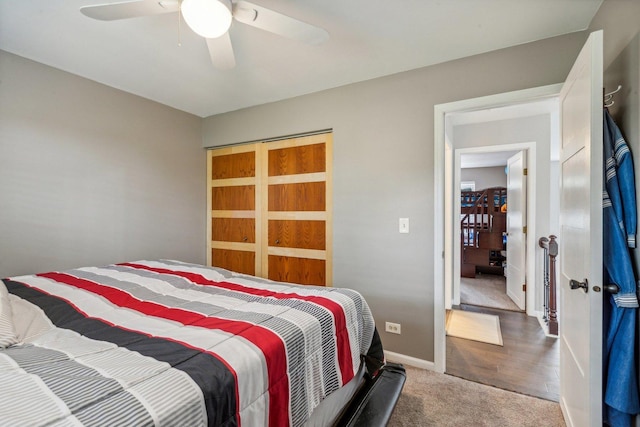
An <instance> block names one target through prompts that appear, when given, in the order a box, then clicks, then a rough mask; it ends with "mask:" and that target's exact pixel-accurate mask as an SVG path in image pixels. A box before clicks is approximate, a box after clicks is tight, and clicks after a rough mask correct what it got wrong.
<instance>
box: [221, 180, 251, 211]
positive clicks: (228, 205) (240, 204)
mask: <svg viewBox="0 0 640 427" xmlns="http://www.w3.org/2000/svg"><path fill="white" fill-rule="evenodd" d="M211 199H212V209H213V210H245V211H253V210H255V206H256V188H255V185H234V186H230V187H213V188H212V189H211Z"/></svg>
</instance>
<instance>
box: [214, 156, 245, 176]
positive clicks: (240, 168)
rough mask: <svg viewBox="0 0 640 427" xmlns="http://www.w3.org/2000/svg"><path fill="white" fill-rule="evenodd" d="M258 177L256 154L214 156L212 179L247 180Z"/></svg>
mask: <svg viewBox="0 0 640 427" xmlns="http://www.w3.org/2000/svg"><path fill="white" fill-rule="evenodd" d="M255 176H256V155H255V152H246V153H237V154H226V155H222V156H213V157H212V159H211V178H212V179H229V178H247V177H255Z"/></svg>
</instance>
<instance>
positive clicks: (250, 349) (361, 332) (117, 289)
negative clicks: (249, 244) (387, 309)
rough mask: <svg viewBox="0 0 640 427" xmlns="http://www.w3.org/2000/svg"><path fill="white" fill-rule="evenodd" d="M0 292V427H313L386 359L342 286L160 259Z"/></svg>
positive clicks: (359, 306)
mask: <svg viewBox="0 0 640 427" xmlns="http://www.w3.org/2000/svg"><path fill="white" fill-rule="evenodd" d="M3 283H4V286H0V382H1V383H2V384H3V387H0V401H1V402H3V405H1V407H0V425H53V426H66V425H137V426H138V425H139V426H142V425H156V426H157V425H160V426H165V425H189V426H199V425H202V426H204V425H210V426H237V425H244V426H301V425H305V424H306V423H308V424H310V425H311V424H315V423H314V421H313V420H314V419H316V420H317V419H320V420H323V421H321V422H322V423H324V422H325V421H327V420H329V419H330V418H331V417H334V416H335V414H337V413H339V410H340V408H341V406H342V405H344V404H345V403H346V402H348V399H349V396H350V395H352V394H353V393H354V392H355V390H356V389H357V384H358V383H359V382H360V378H361V377H362V375H363V370H362V369H361V366H362V364H361V359H362V358H364V357H365V356H366V355H368V357H367V359H368V360H372V359H373V360H377V361H380V363H381V359H382V357H383V356H382V355H381V354H380V351H378V350H379V349H381V346H380V343H379V338H377V333H375V325H374V322H373V317H372V315H371V311H370V309H369V306H368V305H367V303H366V301H365V300H364V299H363V298H362V296H361V295H360V294H359V293H357V292H355V291H353V290H349V289H343V288H321V287H313V286H298V285H292V284H287V283H278V282H273V281H269V280H266V279H261V278H256V277H252V276H247V275H242V274H238V273H233V272H230V271H227V270H223V269H218V268H211V267H204V266H200V265H194V264H188V263H183V262H179V261H170V260H158V261H136V262H128V263H121V264H114V265H108V266H103V267H85V268H78V269H73V270H67V271H61V272H48V273H40V274H35V275H28V276H20V277H12V278H7V279H4V280H3ZM374 337H375V339H374ZM372 344H373V345H372ZM370 348H371V349H374V348H375V349H378V350H377V351H376V352H375V354H371V352H370V351H369V350H370ZM374 365H375V363H374ZM374 369H375V368H374ZM347 385H349V387H345V386H347ZM335 393H342V395H340V394H336V395H335V396H333V395H334V394H335ZM332 396H333V399H330V398H331V397H332ZM336 396H340V398H339V399H338V398H336ZM332 400H333V401H334V402H335V403H334V404H333V405H330V406H331V407H332V408H330V409H329V410H328V412H326V413H325V414H329V415H322V416H321V417H320V418H318V417H313V418H312V414H314V412H315V411H316V409H317V408H318V406H320V405H321V404H322V403H323V402H325V401H326V402H331V401H332ZM323 406H327V405H323ZM3 408H4V409H3ZM317 413H321V412H320V410H318V412H317ZM316 415H317V414H316Z"/></svg>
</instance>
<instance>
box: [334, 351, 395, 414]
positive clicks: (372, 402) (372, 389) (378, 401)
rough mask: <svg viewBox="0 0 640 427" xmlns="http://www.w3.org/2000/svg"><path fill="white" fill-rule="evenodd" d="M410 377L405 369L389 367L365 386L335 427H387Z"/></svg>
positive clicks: (366, 382) (381, 369) (386, 365)
mask: <svg viewBox="0 0 640 427" xmlns="http://www.w3.org/2000/svg"><path fill="white" fill-rule="evenodd" d="M406 377H407V374H406V371H405V369H404V366H402V365H399V364H396V363H386V364H385V365H384V366H383V367H382V368H380V370H379V371H378V372H377V373H376V375H375V376H373V377H371V378H368V379H367V380H366V381H365V382H364V384H363V385H362V386H361V387H360V389H359V390H358V392H357V393H356V394H355V396H354V397H353V399H352V400H351V402H350V403H349V405H348V406H347V408H346V409H345V411H344V412H343V413H342V414H341V416H340V418H339V419H338V421H337V422H336V423H335V424H334V427H377V426H380V427H384V426H386V425H387V423H388V422H389V418H391V414H392V413H393V409H394V408H395V407H396V403H397V402H398V398H399V397H400V393H401V392H402V387H403V386H404V382H405V380H406Z"/></svg>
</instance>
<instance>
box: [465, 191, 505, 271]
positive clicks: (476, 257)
mask: <svg viewBox="0 0 640 427" xmlns="http://www.w3.org/2000/svg"><path fill="white" fill-rule="evenodd" d="M506 205H507V189H506V188H505V187H491V188H486V189H484V190H480V191H462V192H461V193H460V213H461V215H460V216H461V218H460V241H461V251H462V254H461V257H460V275H461V276H462V277H475V276H476V273H485V274H499V275H502V274H504V266H505V265H506V263H505V261H506V257H505V255H504V254H505V252H504V251H505V248H506V231H507V214H506Z"/></svg>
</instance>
